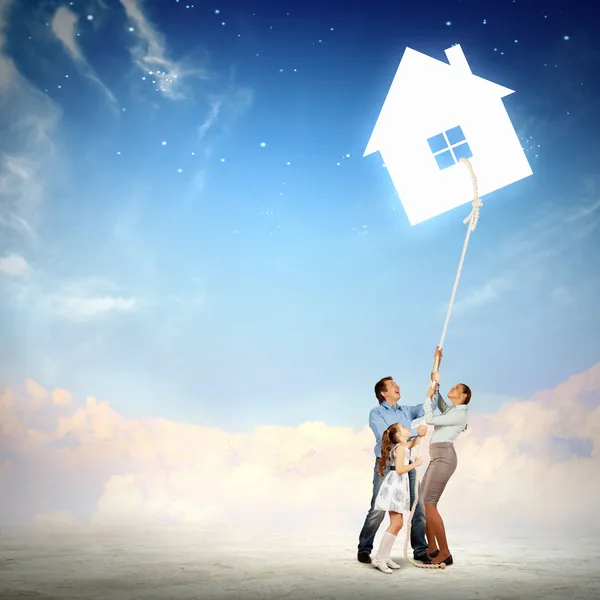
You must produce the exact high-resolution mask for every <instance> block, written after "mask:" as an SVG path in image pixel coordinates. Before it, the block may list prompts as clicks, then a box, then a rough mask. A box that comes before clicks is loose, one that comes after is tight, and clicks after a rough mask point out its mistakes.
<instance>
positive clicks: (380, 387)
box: [375, 377, 394, 404]
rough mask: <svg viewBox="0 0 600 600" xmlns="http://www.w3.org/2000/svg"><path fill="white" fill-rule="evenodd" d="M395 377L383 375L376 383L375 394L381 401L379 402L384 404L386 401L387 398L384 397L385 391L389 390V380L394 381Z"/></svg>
mask: <svg viewBox="0 0 600 600" xmlns="http://www.w3.org/2000/svg"><path fill="white" fill-rule="evenodd" d="M392 379H394V378H393V377H383V378H382V379H380V380H379V381H378V382H377V383H376V384H375V396H376V397H377V400H378V401H379V404H383V403H384V402H385V398H384V397H383V395H382V394H383V392H386V391H387V382H388V381H392Z"/></svg>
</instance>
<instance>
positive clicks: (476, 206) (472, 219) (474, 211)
mask: <svg viewBox="0 0 600 600" xmlns="http://www.w3.org/2000/svg"><path fill="white" fill-rule="evenodd" d="M460 162H462V163H464V164H465V165H466V166H467V168H468V169H469V173H470V175H471V183H472V184H473V206H472V208H471V212H470V214H469V216H468V217H467V218H466V219H465V220H464V221H463V223H464V224H465V225H467V224H468V225H469V226H468V227H467V235H466V236H465V243H464V244H463V249H462V254H461V255H460V261H459V263H458V270H457V271H456V278H455V279H454V287H453V288H452V295H451V296H450V303H449V304H448V310H447V312H446V320H445V321H444V328H443V329H442V336H441V338H440V343H439V348H440V350H441V349H442V348H443V346H444V340H445V338H446V331H447V330H448V323H449V322H450V315H451V314H452V307H453V306H454V299H455V298H456V290H457V289H458V282H459V280H460V274H461V272H462V268H463V263H464V262H465V255H466V253H467V247H468V245H469V239H470V238H471V233H472V232H473V231H475V228H476V227H477V223H478V222H479V210H480V209H481V207H482V206H483V203H482V202H481V199H480V198H479V189H478V187H477V178H476V177H475V173H474V171H473V166H472V165H471V163H470V161H469V159H468V158H461V159H460ZM438 368H439V361H438V360H437V359H436V360H435V363H434V366H433V370H434V371H437V370H438ZM433 383H434V381H433V380H431V382H430V385H432V384H433ZM421 445H422V444H419V445H418V446H417V456H416V458H418V457H419V454H420V453H421ZM414 471H415V501H414V502H413V506H412V508H411V511H410V516H409V517H408V525H407V527H406V541H405V542H404V558H405V559H406V560H407V561H408V562H409V563H410V564H411V565H413V566H415V567H418V568H419V569H444V568H445V567H446V565H445V564H444V563H440V564H437V565H425V564H422V563H418V562H416V561H414V560H412V559H411V558H410V557H409V555H408V545H409V542H410V532H411V530H412V521H413V517H414V516H415V510H416V509H417V502H418V501H419V474H418V473H417V469H414Z"/></svg>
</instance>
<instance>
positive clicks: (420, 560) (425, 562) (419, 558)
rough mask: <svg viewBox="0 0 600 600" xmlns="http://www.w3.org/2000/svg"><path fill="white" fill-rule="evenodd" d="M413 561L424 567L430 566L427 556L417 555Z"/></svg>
mask: <svg viewBox="0 0 600 600" xmlns="http://www.w3.org/2000/svg"><path fill="white" fill-rule="evenodd" d="M415 560H418V561H419V562H422V563H423V564H424V565H429V564H431V558H429V555H428V554H419V556H415Z"/></svg>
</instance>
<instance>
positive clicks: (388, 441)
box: [377, 423, 402, 477]
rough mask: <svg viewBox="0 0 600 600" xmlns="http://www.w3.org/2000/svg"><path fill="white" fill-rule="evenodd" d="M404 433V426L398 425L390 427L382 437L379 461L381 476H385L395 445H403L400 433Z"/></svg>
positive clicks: (378, 468) (378, 469) (378, 467)
mask: <svg viewBox="0 0 600 600" xmlns="http://www.w3.org/2000/svg"><path fill="white" fill-rule="evenodd" d="M401 431H402V425H400V423H396V424H394V425H390V426H389V427H388V428H387V429H386V430H385V431H384V432H383V436H382V437H381V458H379V459H377V471H378V472H379V476H380V477H382V476H383V472H384V471H385V467H386V466H387V463H388V462H389V460H390V453H391V451H392V448H393V446H394V445H396V444H399V443H401V440H400V432H401Z"/></svg>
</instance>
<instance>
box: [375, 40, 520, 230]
mask: <svg viewBox="0 0 600 600" xmlns="http://www.w3.org/2000/svg"><path fill="white" fill-rule="evenodd" d="M445 52H446V56H447V57H448V60H449V63H450V64H447V63H445V62H442V61H440V60H437V59H435V58H432V57H431V56H427V55H426V54H422V53H420V52H417V51H416V50H412V49H411V48H406V50H405V52H404V55H403V56H402V60H401V61H400V65H399V67H398V70H397V72H396V75H395V77H394V81H393V82H392V85H391V87H390V91H389V92H388V95H387V98H386V99H385V102H384V104H383V108H382V109H381V113H380V115H379V117H378V119H377V123H376V124H375V128H374V129H373V133H372V134H371V139H370V140H369V143H368V144H367V148H366V150H365V153H364V156H368V155H369V154H372V153H373V152H377V151H379V152H380V153H381V155H382V157H383V161H384V163H385V166H386V167H387V170H388V172H389V174H390V177H391V178H392V182H393V184H394V187H395V188H396V191H397V192H398V196H399V197H400V201H401V202H402V205H403V207H404V210H405V211H406V215H407V217H408V220H409V221H410V223H411V225H416V224H417V223H421V222H422V221H426V220H427V219H431V218H433V217H435V216H437V215H440V214H442V213H444V212H446V211H449V210H451V209H453V208H456V207H457V206H460V205H462V204H464V203H466V202H470V201H471V200H472V198H473V189H472V184H471V179H470V176H469V173H468V170H467V169H466V168H465V167H464V166H463V165H460V164H458V160H460V158H462V157H464V158H468V159H470V162H471V164H472V166H473V170H474V172H475V174H476V176H477V182H478V186H479V195H480V196H484V195H486V194H489V193H491V192H494V191H496V190H499V189H501V188H503V187H506V186H507V185H510V184H511V183H514V182H516V181H519V180H521V179H524V178H525V177H528V176H529V175H532V170H531V167H530V165H529V162H528V161H527V157H526V156H525V152H524V151H523V148H522V147H521V144H520V142H519V138H518V137H517V134H516V133H515V130H514V127H513V125H512V123H511V120H510V117H509V116H508V113H507V112H506V108H505V107H504V102H503V101H502V98H504V97H505V96H508V95H509V94H512V93H513V90H509V89H508V88H505V87H502V86H501V85H498V84H496V83H493V82H491V81H488V80H487V79H483V78H482V77H478V76H477V75H473V73H472V72H471V69H470V67H469V64H468V62H467V59H466V58H465V55H464V53H463V51H462V48H461V47H460V46H459V45H455V46H452V47H451V48H448V49H447V50H446V51H445Z"/></svg>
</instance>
